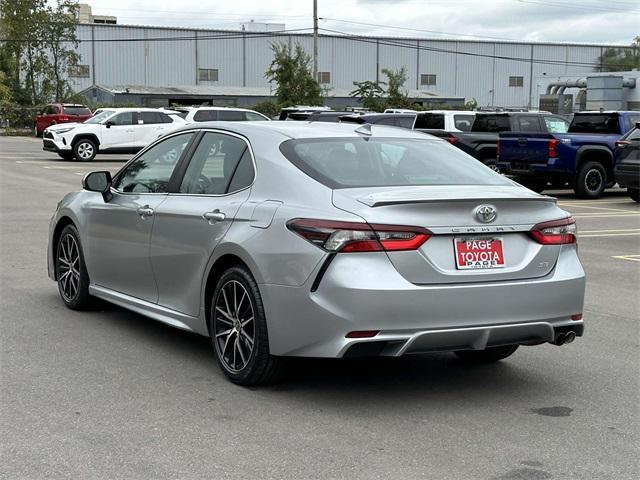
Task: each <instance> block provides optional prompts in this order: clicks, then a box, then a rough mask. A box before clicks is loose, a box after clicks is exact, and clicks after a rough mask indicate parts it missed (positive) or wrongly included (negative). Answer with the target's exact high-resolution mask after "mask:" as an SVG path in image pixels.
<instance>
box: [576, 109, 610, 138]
mask: <svg viewBox="0 0 640 480" xmlns="http://www.w3.org/2000/svg"><path fill="white" fill-rule="evenodd" d="M569 133H620V126H619V125H618V115H617V114H615V113H614V114H611V115H607V114H601V113H598V114H594V115H575V116H574V117H573V120H572V121H571V125H569Z"/></svg>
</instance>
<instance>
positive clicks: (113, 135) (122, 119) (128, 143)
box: [100, 111, 137, 150]
mask: <svg viewBox="0 0 640 480" xmlns="http://www.w3.org/2000/svg"><path fill="white" fill-rule="evenodd" d="M136 116H137V115H136V113H135V112H132V111H129V112H120V113H116V114H115V115H113V116H112V117H111V118H109V119H108V120H107V121H106V122H105V123H104V124H103V126H102V128H101V138H100V150H106V149H110V148H132V147H133V146H134V145H135V130H134V122H136V121H137V118H136Z"/></svg>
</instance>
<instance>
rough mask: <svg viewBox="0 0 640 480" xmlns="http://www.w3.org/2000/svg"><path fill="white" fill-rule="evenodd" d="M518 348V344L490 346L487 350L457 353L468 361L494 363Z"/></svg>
mask: <svg viewBox="0 0 640 480" xmlns="http://www.w3.org/2000/svg"><path fill="white" fill-rule="evenodd" d="M517 349H518V345H505V346H503V347H489V348H487V349H485V350H460V351H458V352H453V353H455V354H456V355H457V356H458V358H459V359H460V360H462V361H464V362H468V363H493V362H498V361H500V360H503V359H505V358H507V357H509V356H510V355H513V353H514V352H515V351H516V350H517Z"/></svg>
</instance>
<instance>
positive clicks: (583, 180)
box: [573, 161, 607, 198]
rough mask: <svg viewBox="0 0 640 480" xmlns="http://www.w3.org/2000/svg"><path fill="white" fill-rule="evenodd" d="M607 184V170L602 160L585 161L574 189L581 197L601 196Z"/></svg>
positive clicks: (577, 176)
mask: <svg viewBox="0 0 640 480" xmlns="http://www.w3.org/2000/svg"><path fill="white" fill-rule="evenodd" d="M606 185H607V170H606V169H605V168H604V165H602V164H601V163H600V162H593V161H591V162H585V163H584V164H583V165H582V166H581V167H580V170H579V171H578V173H577V175H576V181H575V186H574V187H573V190H574V191H575V192H576V196H578V197H579V198H600V196H601V195H602V193H603V192H604V189H605V188H606Z"/></svg>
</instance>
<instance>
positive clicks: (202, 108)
mask: <svg viewBox="0 0 640 480" xmlns="http://www.w3.org/2000/svg"><path fill="white" fill-rule="evenodd" d="M176 108H177V109H182V110H189V111H194V110H231V111H234V112H238V111H240V112H255V110H251V109H249V108H240V107H211V106H203V107H176Z"/></svg>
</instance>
